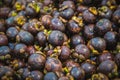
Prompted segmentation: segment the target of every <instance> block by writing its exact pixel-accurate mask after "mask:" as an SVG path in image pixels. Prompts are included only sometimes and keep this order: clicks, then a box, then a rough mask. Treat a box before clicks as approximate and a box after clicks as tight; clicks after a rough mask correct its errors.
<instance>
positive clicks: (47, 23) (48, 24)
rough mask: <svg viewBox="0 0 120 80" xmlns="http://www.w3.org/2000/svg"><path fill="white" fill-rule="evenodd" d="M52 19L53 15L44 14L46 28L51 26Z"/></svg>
mask: <svg viewBox="0 0 120 80" xmlns="http://www.w3.org/2000/svg"><path fill="white" fill-rule="evenodd" d="M51 19H52V16H51V15H44V16H42V18H41V22H42V24H43V25H44V26H45V28H49V27H50V25H51Z"/></svg>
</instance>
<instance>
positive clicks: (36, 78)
mask: <svg viewBox="0 0 120 80" xmlns="http://www.w3.org/2000/svg"><path fill="white" fill-rule="evenodd" d="M29 77H30V79H32V80H43V73H42V72H40V71H37V70H35V71H31V72H30V75H29Z"/></svg>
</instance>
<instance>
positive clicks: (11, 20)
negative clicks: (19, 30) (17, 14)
mask: <svg viewBox="0 0 120 80" xmlns="http://www.w3.org/2000/svg"><path fill="white" fill-rule="evenodd" d="M5 23H6V26H7V27H10V26H15V23H14V17H9V18H7V19H6V20H5Z"/></svg>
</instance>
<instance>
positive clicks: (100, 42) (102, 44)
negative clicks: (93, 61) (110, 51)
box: [89, 37, 106, 52]
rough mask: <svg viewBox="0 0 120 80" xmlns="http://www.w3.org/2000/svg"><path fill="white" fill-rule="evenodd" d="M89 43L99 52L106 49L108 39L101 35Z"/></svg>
mask: <svg viewBox="0 0 120 80" xmlns="http://www.w3.org/2000/svg"><path fill="white" fill-rule="evenodd" d="M89 45H90V46H92V47H93V48H94V49H95V50H97V51H99V52H102V51H103V50H105V49H106V41H105V40H104V39H103V38H100V37H95V38H92V39H91V40H90V43H89Z"/></svg>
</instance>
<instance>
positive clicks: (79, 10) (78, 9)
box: [77, 5, 88, 13]
mask: <svg viewBox="0 0 120 80" xmlns="http://www.w3.org/2000/svg"><path fill="white" fill-rule="evenodd" d="M87 9H88V7H87V6H83V5H79V6H78V7H77V11H78V12H80V13H82V12H84V11H85V10H87Z"/></svg>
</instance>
